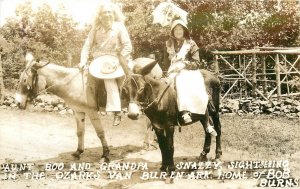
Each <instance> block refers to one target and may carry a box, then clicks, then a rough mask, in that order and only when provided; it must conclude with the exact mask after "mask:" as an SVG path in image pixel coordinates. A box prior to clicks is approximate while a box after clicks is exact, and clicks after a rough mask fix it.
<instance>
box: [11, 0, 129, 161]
mask: <svg viewBox="0 0 300 189" xmlns="http://www.w3.org/2000/svg"><path fill="white" fill-rule="evenodd" d="M123 19H124V17H123V14H122V13H121V11H120V10H119V8H118V7H117V6H116V5H115V4H113V3H111V2H104V3H102V4H101V5H100V6H99V9H98V12H97V16H96V19H95V21H94V23H93V26H92V29H91V31H90V33H89V35H88V38H87V39H86V41H85V43H84V46H83V49H82V53H81V62H80V64H79V68H80V69H78V68H65V67H62V66H58V65H55V64H51V63H48V62H36V61H35V60H34V58H33V56H32V55H31V54H28V55H27V56H26V57H27V58H26V61H27V65H26V69H25V71H24V72H23V73H22V75H21V78H20V85H19V90H18V94H17V96H16V99H17V100H18V101H19V102H20V107H21V108H25V107H26V102H27V98H28V97H29V96H31V97H35V96H36V95H38V94H39V92H38V91H39V90H42V88H45V89H46V90H47V91H49V92H51V93H52V94H54V95H57V96H59V97H61V98H62V99H64V100H65V102H66V104H68V106H69V107H70V108H71V109H72V110H73V111H74V114H75V118H76V124H77V137H78V148H77V150H76V152H75V153H74V154H73V156H75V157H77V158H79V157H80V154H81V153H83V151H84V130H85V128H84V127H85V126H84V125H85V115H87V116H88V117H89V118H90V120H91V122H92V124H93V126H94V128H95V130H96V133H97V135H98V137H99V139H100V140H101V143H102V147H103V155H102V158H101V160H103V161H109V158H108V155H109V149H108V144H107V141H106V138H105V133H104V129H103V127H102V124H101V121H100V119H99V115H98V110H99V106H98V105H99V100H98V99H99V98H98V97H99V93H102V94H103V92H104V89H103V90H102V91H101V89H100V85H101V81H103V80H104V85H105V89H106V93H107V103H106V111H112V112H114V114H115V116H114V123H113V125H114V126H117V125H119V124H120V121H121V100H120V94H119V86H120V84H118V83H122V82H123V80H122V79H123V78H122V77H123V76H124V71H123V70H122V68H121V67H120V66H119V60H118V58H117V53H121V54H122V56H124V57H126V61H127V62H130V61H129V59H130V53H131V51H132V46H131V41H130V39H129V35H128V32H127V30H126V28H125V26H124V24H123ZM90 53H91V54H92V57H93V61H92V63H91V64H90V67H89V72H88V71H87V70H86V69H84V70H83V68H85V67H86V65H87V62H88V58H89V54H90ZM99 78H100V79H99Z"/></svg>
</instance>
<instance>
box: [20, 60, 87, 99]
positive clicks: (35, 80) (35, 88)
mask: <svg viewBox="0 0 300 189" xmlns="http://www.w3.org/2000/svg"><path fill="white" fill-rule="evenodd" d="M49 63H50V62H49V61H47V62H45V63H44V64H42V65H39V67H38V68H33V65H31V66H29V67H28V68H26V69H25V70H24V72H25V74H26V75H27V76H29V74H28V70H29V69H31V72H32V78H33V79H32V83H31V84H29V83H27V86H31V87H30V88H29V89H28V91H29V96H30V97H31V98H35V97H37V96H38V95H40V94H42V93H44V92H45V91H47V90H49V89H50V88H53V87H55V86H59V85H65V84H67V83H69V82H70V81H72V80H73V79H74V78H75V77H76V76H77V75H78V74H80V73H82V72H80V71H79V72H78V73H77V74H76V75H74V76H73V77H72V78H70V79H69V80H68V81H66V82H65V83H63V84H59V85H57V84H54V85H51V86H48V87H46V88H45V89H43V90H41V91H39V90H38V79H39V75H38V73H37V71H38V70H39V69H41V68H43V67H45V66H47V65H48V64H49ZM82 74H83V73H82ZM27 82H28V80H27Z"/></svg>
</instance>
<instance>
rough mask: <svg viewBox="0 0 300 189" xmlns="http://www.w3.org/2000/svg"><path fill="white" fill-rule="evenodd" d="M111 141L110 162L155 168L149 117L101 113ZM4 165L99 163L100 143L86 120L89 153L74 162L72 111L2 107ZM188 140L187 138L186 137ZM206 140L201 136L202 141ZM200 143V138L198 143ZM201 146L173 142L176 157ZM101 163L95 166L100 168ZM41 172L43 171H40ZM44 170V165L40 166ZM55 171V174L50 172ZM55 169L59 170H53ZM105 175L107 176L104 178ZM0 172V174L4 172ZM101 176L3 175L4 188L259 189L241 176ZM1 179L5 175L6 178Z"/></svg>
mask: <svg viewBox="0 0 300 189" xmlns="http://www.w3.org/2000/svg"><path fill="white" fill-rule="evenodd" d="M102 118H103V125H104V126H105V131H106V136H107V140H108V142H109V145H110V146H111V147H110V149H111V160H112V161H115V162H120V161H124V162H146V163H147V164H148V166H149V170H148V171H157V170H158V169H159V166H160V161H161V156H160V151H159V150H158V149H156V150H152V151H145V150H143V148H142V145H143V142H144V136H145V132H146V126H145V119H141V120H139V121H131V120H129V119H127V118H124V119H123V122H122V124H121V126H119V127H112V126H111V123H112V118H111V117H109V116H105V117H102ZM0 139H1V140H0V164H2V165H3V164H4V163H18V162H22V163H24V162H31V163H35V164H36V165H42V166H43V165H45V164H46V163H49V162H53V163H59V162H63V163H64V164H65V165H67V166H68V165H70V164H71V163H74V162H77V163H78V162H89V163H92V165H96V164H97V162H98V160H99V157H100V156H101V146H100V141H99V140H98V138H97V136H96V134H95V132H94V130H93V128H92V126H91V124H90V122H89V121H87V126H86V134H85V148H86V151H85V153H84V154H83V155H82V157H81V159H80V160H75V159H73V157H72V156H71V153H72V152H73V151H75V149H76V147H77V136H76V126H75V120H74V119H73V117H72V116H70V115H58V114H52V113H36V112H28V111H19V110H18V111H16V110H0ZM186 140H188V138H187V139H186ZM200 141H202V139H200ZM200 144H201V142H200ZM199 152H200V149H194V148H189V147H187V146H182V145H181V144H180V143H178V142H177V143H175V157H176V158H175V160H176V161H177V162H181V161H183V160H184V161H194V160H195V157H196V156H198V155H199ZM223 157H224V159H227V160H235V159H238V158H242V159H243V158H245V159H247V152H231V153H230V154H229V153H226V152H225V153H224V155H223ZM97 169H98V167H96V168H95V169H94V171H97ZM39 170H40V169H39ZM42 170H43V168H42ZM51 173H53V172H51ZM54 173H55V172H54ZM103 175H104V176H103ZM0 176H1V174H0ZM101 176H102V177H101V178H100V179H97V180H95V179H88V180H80V179H78V180H69V179H67V180H56V179H54V178H53V177H47V178H46V179H41V180H35V179H29V180H27V179H24V177H20V178H19V179H17V180H3V179H0V182H1V185H0V188H5V189H6V188H13V189H14V188H71V189H73V188H112V189H113V188H136V189H137V188H143V189H148V188H149V189H150V188H151V189H152V188H157V189H159V188H189V189H194V188H195V189H196V188H197V189H198V188H204V189H205V188H207V189H209V188H218V189H223V188H224V189H225V188H226V189H227V188H230V189H238V188H239V189H242V188H243V189H245V188H256V187H255V185H256V183H257V181H256V180H254V179H247V180H244V179H241V180H226V181H221V180H188V179H176V180H175V182H174V184H171V185H166V184H165V183H164V182H163V181H161V180H160V179H150V180H146V181H143V180H141V179H140V173H139V174H138V173H133V176H132V178H131V179H129V180H116V179H107V178H106V176H107V174H101ZM2 177H3V176H2Z"/></svg>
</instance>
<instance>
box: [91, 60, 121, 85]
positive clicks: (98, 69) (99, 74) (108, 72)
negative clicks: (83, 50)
mask: <svg viewBox="0 0 300 189" xmlns="http://www.w3.org/2000/svg"><path fill="white" fill-rule="evenodd" d="M89 73H90V74H91V75H92V76H94V77H96V78H99V79H113V78H118V77H122V76H124V71H123V69H122V67H121V65H120V63H119V59H118V57H117V56H113V55H103V56H100V57H98V58H96V59H95V60H93V61H92V62H91V64H90V66H89Z"/></svg>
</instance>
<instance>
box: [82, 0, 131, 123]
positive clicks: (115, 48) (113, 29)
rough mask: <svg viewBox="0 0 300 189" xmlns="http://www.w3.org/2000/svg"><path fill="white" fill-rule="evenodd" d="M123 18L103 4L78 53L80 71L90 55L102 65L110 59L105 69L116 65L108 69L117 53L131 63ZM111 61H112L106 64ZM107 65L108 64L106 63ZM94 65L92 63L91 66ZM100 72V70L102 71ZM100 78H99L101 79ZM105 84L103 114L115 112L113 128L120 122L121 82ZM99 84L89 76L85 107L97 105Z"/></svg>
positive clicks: (112, 80) (116, 10)
mask: <svg viewBox="0 0 300 189" xmlns="http://www.w3.org/2000/svg"><path fill="white" fill-rule="evenodd" d="M123 20H124V16H123V14H122V12H121V11H120V9H119V8H118V7H117V6H116V5H115V4H113V3H111V2H105V3H102V4H101V5H100V7H99V11H98V13H97V16H96V19H95V21H94V23H93V26H92V29H91V31H90V33H89V35H88V37H87V39H86V41H85V43H84V46H83V48H82V52H81V60H80V64H79V67H80V68H83V67H84V66H86V64H87V62H88V59H89V54H90V53H91V55H92V58H93V61H94V62H97V61H103V59H101V57H102V56H106V57H107V55H109V57H110V58H108V59H107V58H106V59H105V61H106V62H104V63H103V67H104V68H108V69H107V70H108V71H110V69H111V68H114V66H115V65H112V66H110V65H108V64H109V63H112V61H113V59H114V58H111V57H117V53H118V52H120V53H121V54H122V56H124V57H126V60H127V62H130V53H131V51H132V45H131V41H130V38H129V35H128V32H127V29H126V28H125V26H124V24H123ZM109 59H111V60H109ZM109 61H110V62H109ZM92 63H93V62H92ZM102 71H103V70H102ZM100 78H101V77H100ZM102 79H103V80H104V84H105V89H106V92H107V95H106V96H107V100H106V111H108V112H114V123H113V125H114V126H117V125H119V124H120V121H121V99H120V92H119V86H120V84H121V83H122V78H120V77H119V78H117V79H116V78H114V77H110V78H108V77H106V78H102ZM99 84H100V80H99V79H97V78H95V77H93V76H91V75H90V74H89V75H88V83H87V85H88V88H87V95H88V100H89V101H88V103H89V104H97V103H98V102H97V91H98V89H99Z"/></svg>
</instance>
